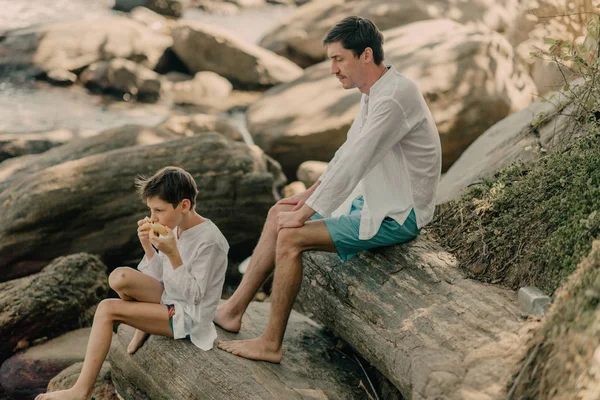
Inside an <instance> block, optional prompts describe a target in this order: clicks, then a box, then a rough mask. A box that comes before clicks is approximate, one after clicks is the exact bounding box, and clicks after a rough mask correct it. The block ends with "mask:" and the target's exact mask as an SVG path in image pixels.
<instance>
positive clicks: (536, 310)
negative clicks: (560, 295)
mask: <svg viewBox="0 0 600 400" xmlns="http://www.w3.org/2000/svg"><path fill="white" fill-rule="evenodd" d="M551 303H552V299H551V298H550V297H549V296H547V295H546V294H544V292H542V291H541V290H540V289H538V288H536V287H533V286H525V287H522V288H520V289H519V306H520V307H521V311H523V312H524V313H525V314H528V315H534V316H536V317H541V316H543V315H544V314H545V313H546V311H548V308H549V307H550V304H551Z"/></svg>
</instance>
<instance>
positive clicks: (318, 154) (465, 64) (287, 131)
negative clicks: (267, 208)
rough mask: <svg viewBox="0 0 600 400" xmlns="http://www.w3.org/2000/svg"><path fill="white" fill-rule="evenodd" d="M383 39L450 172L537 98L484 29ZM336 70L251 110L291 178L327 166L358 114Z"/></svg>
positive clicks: (417, 26)
mask: <svg viewBox="0 0 600 400" xmlns="http://www.w3.org/2000/svg"><path fill="white" fill-rule="evenodd" d="M384 36H385V43H386V44H385V46H384V48H385V53H386V57H387V58H386V61H385V63H387V64H391V65H394V66H395V67H396V69H397V70H398V71H399V72H400V73H402V74H404V75H406V76H407V77H409V78H412V79H414V80H415V81H416V82H417V83H418V84H419V86H420V87H421V92H422V93H423V95H424V96H425V99H426V101H427V103H428V105H429V107H430V109H431V111H432V114H433V117H434V119H435V122H436V124H437V127H438V130H439V132H440V138H441V142H442V159H443V168H444V170H446V169H448V167H449V166H450V165H452V163H453V162H454V161H455V160H456V159H457V158H458V156H459V155H460V154H461V153H462V151H463V150H464V149H466V148H467V147H468V145H469V144H470V143H471V142H472V141H473V140H475V139H476V138H477V137H478V136H479V135H480V134H482V133H483V132H484V131H485V130H486V129H487V128H488V127H490V126H491V125H493V124H494V123H495V122H496V121H499V120H501V119H502V118H504V117H506V116H507V115H509V114H511V113H512V112H515V111H519V110H521V109H523V108H525V107H526V106H527V105H528V104H529V103H530V101H531V97H532V93H535V86H534V84H533V82H532V81H531V78H530V77H529V76H527V74H525V73H523V72H522V70H520V69H519V67H518V65H515V63H514V62H513V58H514V55H513V50H512V48H511V46H510V45H509V44H508V42H507V41H506V39H504V38H503V37H502V36H501V35H500V34H498V33H496V32H493V31H490V30H487V29H485V28H483V27H475V26H464V25H461V24H458V23H456V22H453V21H450V20H432V21H423V22H417V23H414V24H410V25H407V26H404V27H401V28H397V29H393V30H390V31H385V32H384ZM330 68H331V66H330V63H329V62H323V63H321V64H318V65H315V66H313V67H311V68H309V69H307V70H306V71H305V74H304V75H303V76H302V77H301V78H299V79H297V80H295V81H294V82H290V83H287V84H283V85H280V86H277V87H275V88H272V89H270V90H269V91H267V92H266V93H265V96H264V97H263V98H262V99H261V100H260V101H258V102H257V103H255V104H254V105H252V106H251V107H250V108H249V109H248V113H247V122H248V130H249V132H250V133H251V135H252V137H253V138H254V140H255V142H256V143H257V144H258V145H259V146H261V147H262V148H263V149H264V150H265V151H266V152H267V154H269V155H271V156H272V157H273V158H275V159H276V160H278V161H279V162H280V163H281V165H282V167H283V169H284V172H285V173H286V175H287V176H288V177H293V176H294V174H295V173H296V170H297V168H298V166H299V165H300V164H301V163H302V162H304V161H306V160H318V161H329V160H330V159H331V158H332V157H333V155H334V153H335V151H336V150H337V149H338V148H339V146H340V145H341V144H342V143H343V142H344V140H345V138H346V133H347V131H348V129H349V128H350V125H351V123H352V121H353V119H354V117H355V115H356V113H357V112H358V109H359V100H360V97H361V94H360V92H359V91H358V90H345V89H344V88H343V87H342V85H341V84H340V83H339V82H338V81H337V80H336V79H335V78H334V77H333V76H331V74H330ZM466 77H468V79H467V78H466ZM283 104H285V108H283V107H282V105H283Z"/></svg>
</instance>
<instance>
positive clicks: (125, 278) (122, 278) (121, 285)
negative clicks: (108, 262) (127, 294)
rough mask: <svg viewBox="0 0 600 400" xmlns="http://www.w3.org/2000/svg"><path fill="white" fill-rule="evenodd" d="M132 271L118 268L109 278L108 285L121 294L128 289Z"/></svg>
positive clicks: (127, 268) (126, 268)
mask: <svg viewBox="0 0 600 400" xmlns="http://www.w3.org/2000/svg"><path fill="white" fill-rule="evenodd" d="M130 275H131V271H130V268H129V267H118V268H115V270H114V271H113V272H111V273H110V275H109V276H108V285H109V286H110V287H111V289H112V290H114V291H115V292H119V291H121V290H123V289H125V288H126V287H127V283H128V282H129V276H130Z"/></svg>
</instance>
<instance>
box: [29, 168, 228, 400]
mask: <svg viewBox="0 0 600 400" xmlns="http://www.w3.org/2000/svg"><path fill="white" fill-rule="evenodd" d="M136 186H137V188H138V191H139V193H140V196H141V198H142V200H143V201H145V202H146V204H147V205H148V208H149V209H150V213H151V220H152V222H155V223H159V224H162V225H164V226H165V227H166V230H167V234H166V235H165V236H158V235H157V234H156V233H155V232H154V231H153V229H152V226H151V224H150V223H149V222H148V221H147V220H145V219H142V220H140V221H138V222H137V224H138V229H137V232H138V237H139V240H140V243H141V245H142V248H143V249H144V252H145V255H144V258H143V259H142V261H141V262H140V264H139V265H138V269H139V271H138V270H135V269H132V268H128V267H119V268H117V269H115V270H114V271H113V272H112V273H111V274H110V276H109V278H108V280H109V284H110V286H111V288H113V290H115V291H116V292H117V294H118V295H119V297H120V298H121V299H106V300H103V301H102V302H100V304H99V305H98V308H97V309H96V314H95V316H94V323H93V325H92V331H91V334H90V339H89V341H88V346H87V351H86V355H85V360H84V364H83V368H82V370H81V374H80V376H79V378H78V379H77V382H76V383H75V385H74V386H73V387H72V388H71V389H69V390H63V391H59V392H52V393H46V394H41V395H39V396H38V397H36V400H49V399H89V398H90V396H91V392H92V389H93V386H94V382H95V381H96V377H97V376H98V373H99V371H100V368H101V366H102V363H103V362H104V359H105V358H106V355H107V354H108V350H109V348H110V342H111V339H112V328H113V323H114V322H122V323H125V324H127V325H130V326H133V327H135V328H136V332H135V335H134V337H133V339H132V340H131V343H130V344H129V346H128V348H127V352H128V353H130V354H133V353H134V352H135V351H136V350H137V349H138V348H139V347H140V346H141V345H142V344H143V342H144V340H145V339H146V338H147V337H148V335H149V334H156V335H162V336H169V337H174V338H175V339H181V338H185V337H189V338H190V340H191V341H192V343H193V344H194V345H196V346H197V347H199V348H200V349H202V350H210V349H211V348H212V346H213V342H214V340H215V339H216V337H217V332H216V329H215V326H214V324H213V322H212V320H213V318H214V315H215V310H216V308H217V304H218V303H219V299H220V298H221V291H222V288H223V283H224V280H225V271H226V269H227V252H228V250H229V245H228V243H227V240H226V239H225V237H224V236H223V234H222V233H221V232H220V231H219V229H218V228H217V227H216V225H215V224H213V223H212V222H211V221H210V220H209V219H206V218H204V217H202V216H201V215H199V214H198V213H196V211H195V210H194V206H195V202H196V195H197V194H198V189H197V187H196V183H195V182H194V178H193V177H192V176H191V175H190V174H189V173H188V172H186V171H184V170H183V169H181V168H177V167H166V168H163V169H161V170H160V171H158V172H157V173H156V174H155V175H154V176H152V177H150V178H139V179H137V180H136ZM155 248H156V249H157V250H158V252H157V251H156V250H155ZM140 271H141V272H140Z"/></svg>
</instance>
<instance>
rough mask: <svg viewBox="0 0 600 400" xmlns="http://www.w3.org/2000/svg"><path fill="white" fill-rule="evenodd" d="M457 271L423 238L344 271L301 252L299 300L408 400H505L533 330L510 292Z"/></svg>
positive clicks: (333, 260) (325, 258) (364, 257)
mask: <svg viewBox="0 0 600 400" xmlns="http://www.w3.org/2000/svg"><path fill="white" fill-rule="evenodd" d="M455 264H456V262H455V260H454V258H453V257H452V255H451V254H449V253H447V252H446V251H444V250H443V249H442V248H441V247H440V246H439V245H437V244H436V243H435V242H433V241H431V240H428V239H426V238H423V237H420V238H418V239H416V240H415V241H413V242H411V243H410V244H407V245H400V246H394V247H389V248H383V249H378V250H375V251H368V252H363V253H361V254H360V255H359V256H358V257H356V258H354V259H352V260H350V261H347V262H346V263H344V264H342V263H340V261H339V259H338V258H337V256H336V255H335V254H331V253H322V252H308V253H304V255H303V265H304V278H303V284H302V290H301V293H300V297H299V300H300V303H301V304H302V307H303V308H304V309H305V310H307V311H310V312H312V313H313V314H314V317H315V319H317V320H318V321H320V322H322V323H324V324H325V325H326V326H328V327H330V328H332V329H333V330H334V331H335V333H336V334H337V335H339V336H340V337H341V338H342V339H344V340H346V341H347V342H348V343H349V344H350V345H351V346H353V347H354V348H355V349H356V350H357V351H358V352H359V353H360V354H361V355H362V356H363V357H364V358H365V359H367V360H368V361H369V362H370V363H371V364H372V365H373V366H374V367H375V368H377V369H378V370H379V371H381V372H382V373H383V374H384V375H385V376H386V377H387V378H388V379H389V380H390V381H391V382H392V383H394V384H395V385H396V387H397V388H398V389H399V390H400V392H401V393H402V394H403V395H404V397H406V398H407V399H412V400H415V399H432V398H444V399H497V398H502V397H503V396H505V395H506V386H507V384H508V382H510V377H511V375H512V374H513V373H514V372H515V370H516V364H517V362H518V360H519V359H520V357H521V356H522V355H523V353H524V351H525V345H524V342H525V340H526V339H527V337H528V336H529V330H530V328H531V325H530V323H527V322H524V321H523V320H522V319H521V318H520V314H519V311H518V308H517V305H516V294H515V293H514V292H512V291H507V290H503V289H500V288H498V287H495V286H491V285H483V284H481V283H478V282H475V281H472V280H468V279H464V278H463V276H462V274H461V272H460V271H459V270H458V269H457V268H456V265H455Z"/></svg>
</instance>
